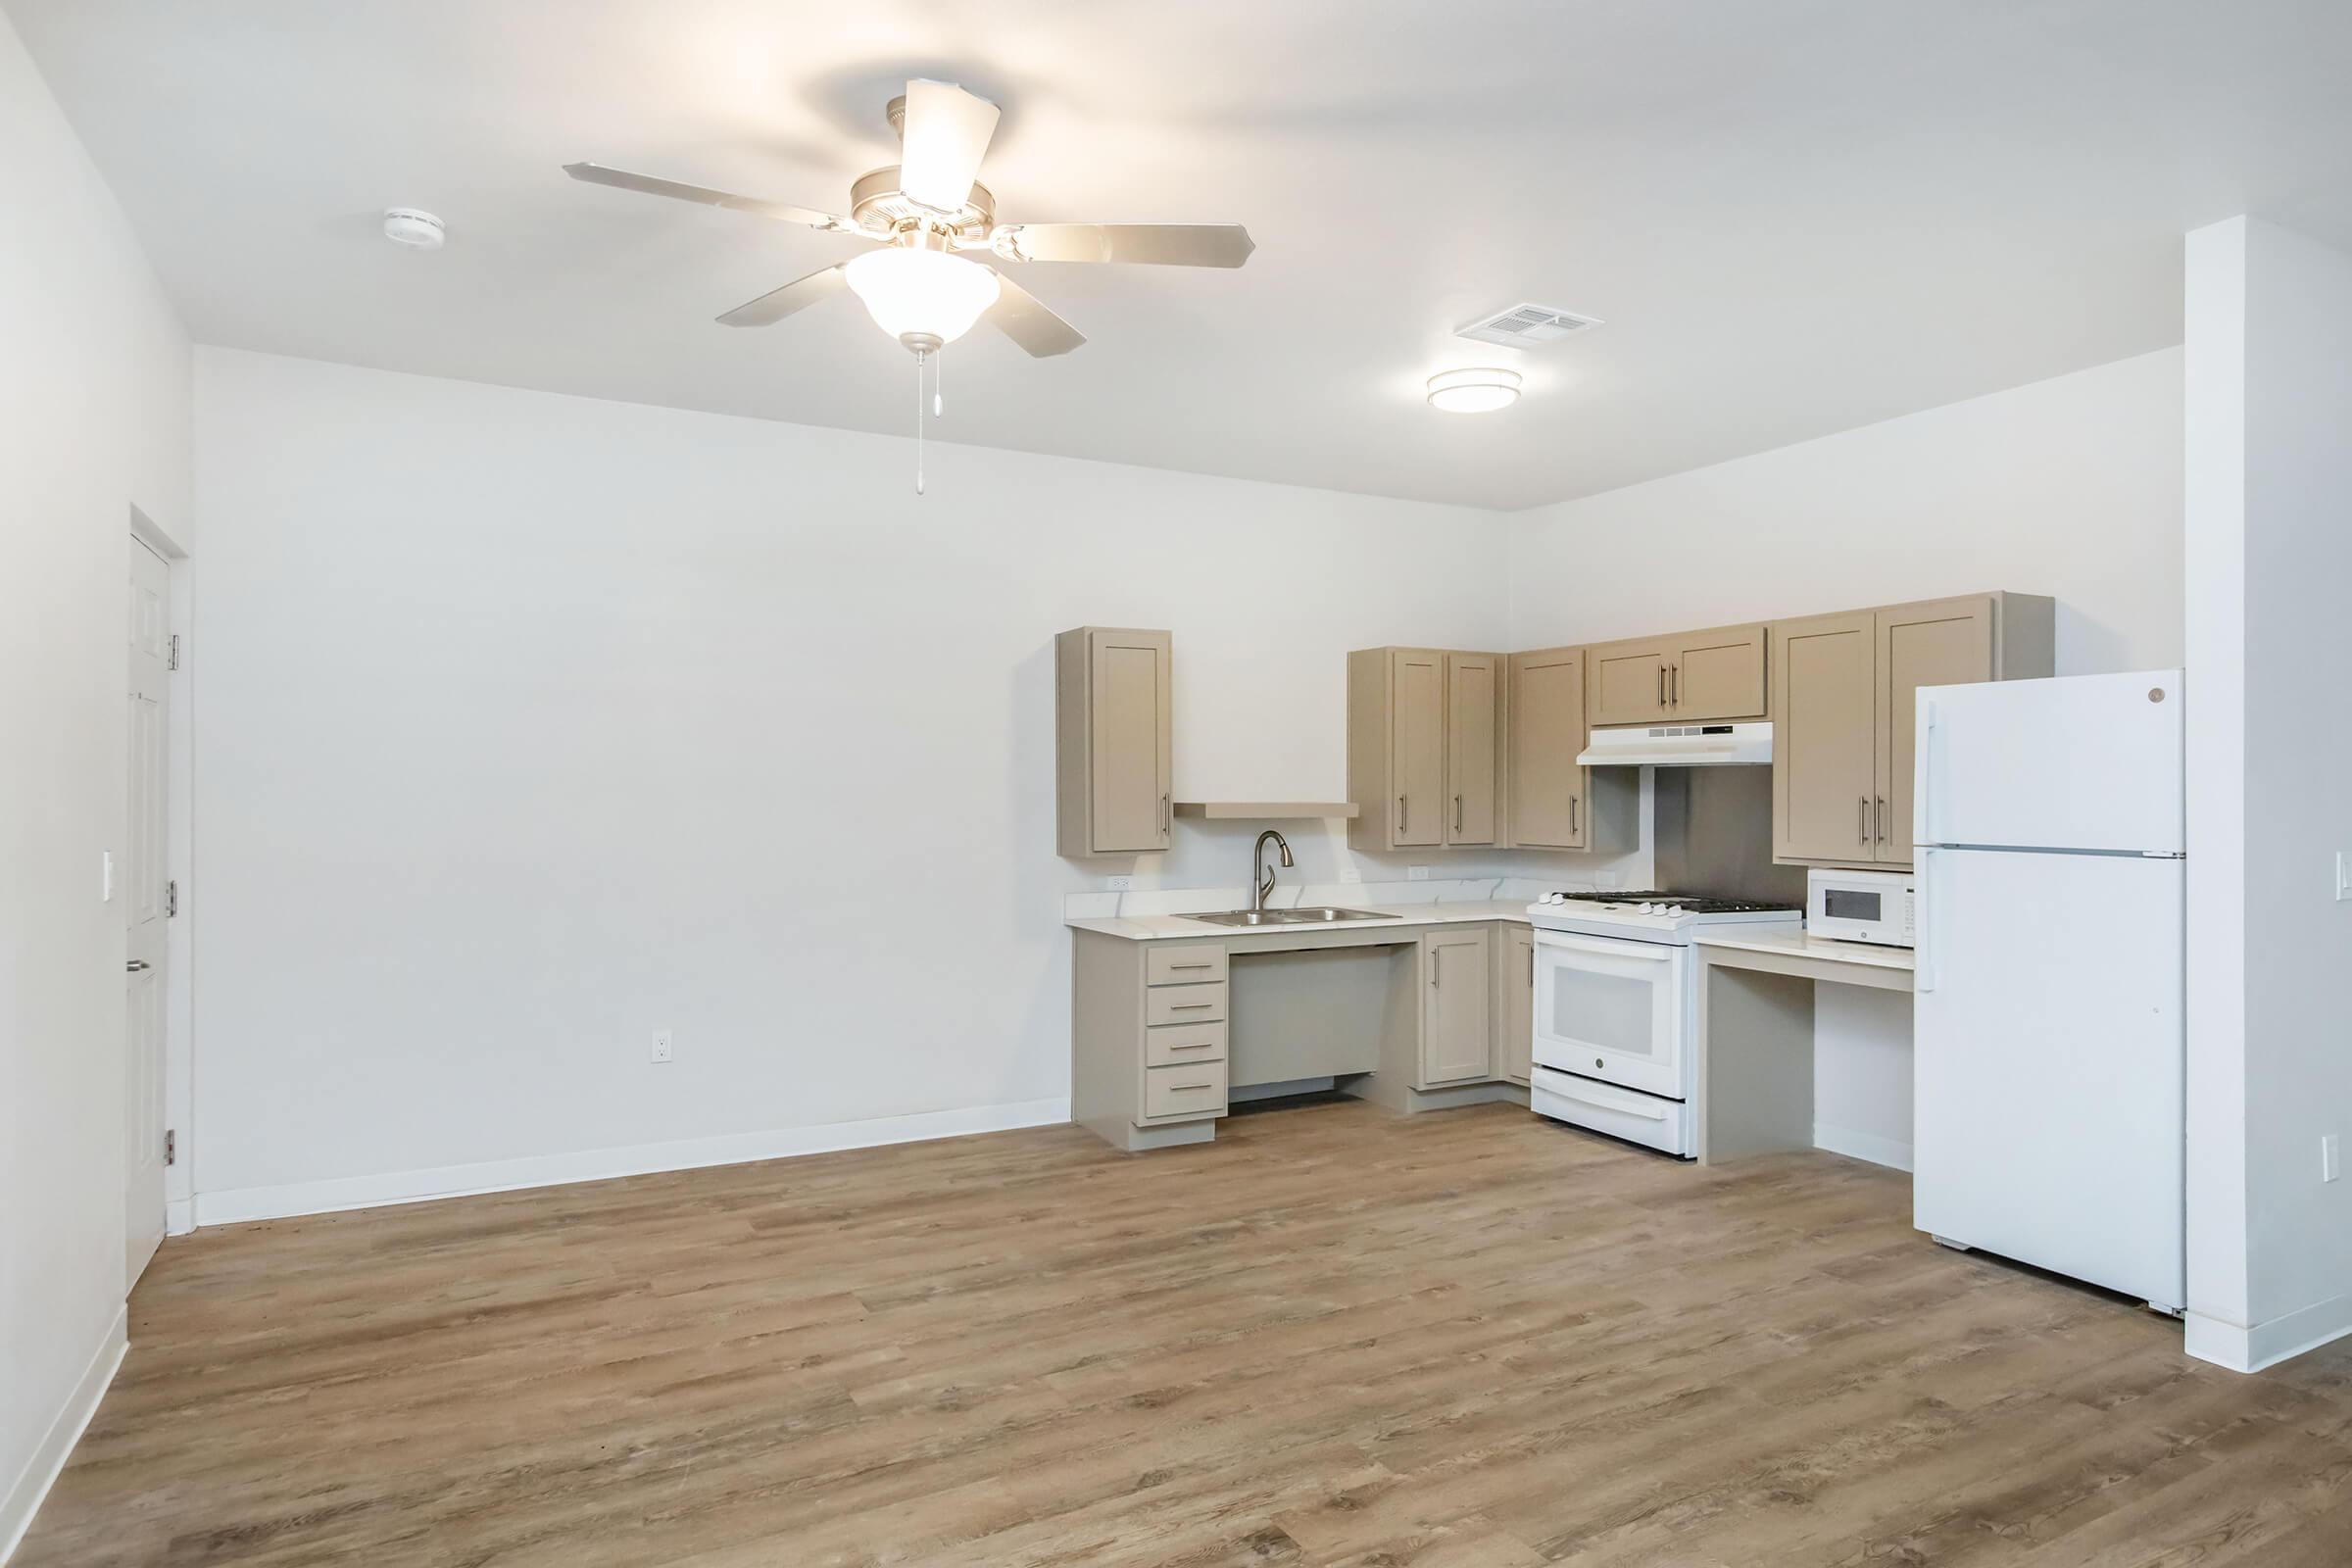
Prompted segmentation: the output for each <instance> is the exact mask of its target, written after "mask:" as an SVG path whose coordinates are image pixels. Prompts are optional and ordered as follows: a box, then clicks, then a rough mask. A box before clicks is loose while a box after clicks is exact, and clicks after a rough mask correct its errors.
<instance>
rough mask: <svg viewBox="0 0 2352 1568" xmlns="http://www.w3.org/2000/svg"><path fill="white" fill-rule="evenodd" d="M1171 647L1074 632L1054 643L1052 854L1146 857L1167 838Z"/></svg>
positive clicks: (1134, 633)
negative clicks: (1054, 850)
mask: <svg viewBox="0 0 2352 1568" xmlns="http://www.w3.org/2000/svg"><path fill="white" fill-rule="evenodd" d="M1170 662H1171V656H1170V638H1169V636H1168V634H1167V633H1166V632H1164V631H1142V630H1136V629H1132V628H1125V627H1113V626H1079V627H1076V628H1073V629H1072V630H1069V631H1065V632H1063V633H1061V634H1060V635H1059V636H1057V637H1055V638H1054V804H1055V836H1056V839H1057V843H1058V848H1059V851H1060V853H1061V854H1063V855H1065V856H1071V857H1078V856H1092V855H1149V854H1156V853H1157V852H1159V851H1161V850H1164V849H1166V848H1167V847H1168V845H1169V842H1170V836H1171V834H1172V833H1173V832H1174V827H1175V824H1174V820H1173V810H1174V802H1173V800H1172V799H1171V796H1172V794H1173V786H1172V783H1171V778H1172V774H1173V746H1172V741H1171V737H1172V734H1173V726H1172V724H1171V722H1170V705H1169V692H1170V676H1169V670H1168V666H1169V663H1170Z"/></svg>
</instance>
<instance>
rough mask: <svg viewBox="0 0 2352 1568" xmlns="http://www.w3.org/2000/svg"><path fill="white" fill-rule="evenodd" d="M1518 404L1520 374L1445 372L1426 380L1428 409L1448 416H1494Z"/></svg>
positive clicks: (1473, 370)
mask: <svg viewBox="0 0 2352 1568" xmlns="http://www.w3.org/2000/svg"><path fill="white" fill-rule="evenodd" d="M1518 401H1519V372H1518V371H1517V370H1504V369H1497V368H1478V369H1470V370H1446V371H1443V372H1441V373H1439V374H1437V375H1433V376H1431V377H1430V378H1429V406H1430V407H1431V408H1433V409H1442V410H1444V411H1445V412H1446V413H1447V414H1493V413H1494V412H1495V410H1496V409H1507V408H1509V407H1510V406H1511V405H1512V404H1514V403H1516V402H1518Z"/></svg>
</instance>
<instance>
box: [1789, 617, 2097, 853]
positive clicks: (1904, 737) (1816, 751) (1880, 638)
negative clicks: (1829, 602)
mask: <svg viewBox="0 0 2352 1568" xmlns="http://www.w3.org/2000/svg"><path fill="white" fill-rule="evenodd" d="M2054 619H2055V606H2054V604H2053V602H2052V601H2050V600H2049V599H2046V598H2043V597H2041V596H2039V595H2034V594H2009V593H1992V594H1972V595H1969V596H1966V597H1964V598H1958V599H1934V600H1926V601H1922V602H1920V603H1917V604H1907V605H1889V606H1886V607H1884V608H1881V609H1878V610H1861V611H1853V612H1850V613H1844V614H1837V615H1814V616H1810V617H1808V618H1806V619H1803V620H1788V621H1779V622H1775V623H1774V625H1773V627H1772V664H1773V672H1772V687H1773V690H1774V691H1775V692H1776V693H1777V694H1778V702H1779V708H1778V722H1777V724H1776V727H1775V733H1774V736H1773V764H1772V818H1773V857H1774V858H1775V859H1778V860H1783V861H1789V862H1795V863H1800V864H1808V865H1844V866H1893V867H1901V866H1908V865H1910V864H1911V853H1912V852H1911V775H1912V767H1913V762H1914V748H1915V746H1916V743H1917V725H1916V723H1915V720H1914V717H1913V712H1914V709H1915V707H1916V703H1915V701H1914V698H1915V695H1916V694H1917V692H1918V690H1919V688H1920V687H1922V686H1950V685H1960V684H1966V683H1970V682H1976V681H1987V680H2023V679H2034V678H2038V677H2041V676H2046V675H2049V674H2050V673H2052V670H2053V647H2052V638H2053V622H2054Z"/></svg>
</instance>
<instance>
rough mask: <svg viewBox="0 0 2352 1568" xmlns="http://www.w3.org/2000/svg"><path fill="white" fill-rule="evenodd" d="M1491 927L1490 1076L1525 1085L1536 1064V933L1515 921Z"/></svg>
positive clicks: (1530, 1077) (1531, 1075) (1529, 927)
mask: <svg viewBox="0 0 2352 1568" xmlns="http://www.w3.org/2000/svg"><path fill="white" fill-rule="evenodd" d="M1495 931H1496V935H1497V937H1498V938H1499V940H1500V942H1501V947H1500V949H1499V951H1498V952H1497V954H1496V959H1497V961H1496V963H1495V1077H1497V1078H1504V1079H1508V1080H1509V1081H1510V1082H1512V1083H1515V1084H1518V1085H1519V1086H1521V1087H1522V1088H1525V1087H1526V1086H1527V1084H1528V1083H1529V1081H1530V1080H1531V1079H1532V1078H1533V1077H1534V1076H1535V1065H1536V933H1535V928H1534V927H1532V926H1524V925H1516V924H1501V925H1497V926H1496V927H1495Z"/></svg>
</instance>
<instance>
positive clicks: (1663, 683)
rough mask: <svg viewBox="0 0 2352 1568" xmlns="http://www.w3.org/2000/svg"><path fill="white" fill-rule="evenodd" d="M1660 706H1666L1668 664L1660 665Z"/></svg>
mask: <svg viewBox="0 0 2352 1568" xmlns="http://www.w3.org/2000/svg"><path fill="white" fill-rule="evenodd" d="M1658 706H1659V707H1660V708H1664V707H1665V706H1666V666H1665V665H1664V664H1660V665H1659V666H1658Z"/></svg>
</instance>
